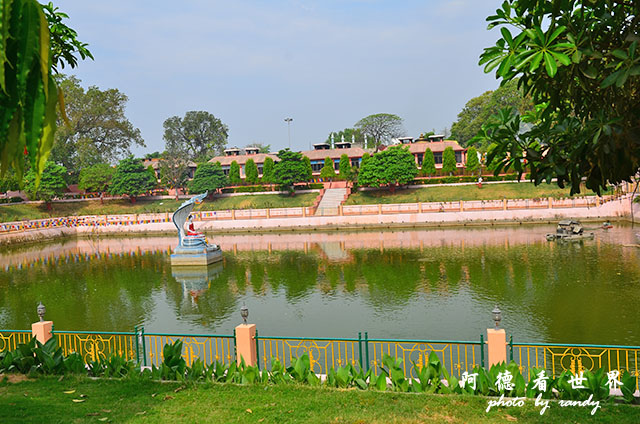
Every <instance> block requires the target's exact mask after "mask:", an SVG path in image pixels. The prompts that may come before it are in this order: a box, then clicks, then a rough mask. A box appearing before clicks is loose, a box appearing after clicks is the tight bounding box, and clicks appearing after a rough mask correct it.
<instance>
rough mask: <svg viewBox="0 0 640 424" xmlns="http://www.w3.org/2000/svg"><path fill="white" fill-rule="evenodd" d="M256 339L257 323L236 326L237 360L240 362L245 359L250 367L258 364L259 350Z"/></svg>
mask: <svg viewBox="0 0 640 424" xmlns="http://www.w3.org/2000/svg"><path fill="white" fill-rule="evenodd" d="M255 339H256V325H255V324H240V325H238V326H237V327H236V362H237V363H238V364H240V363H241V361H242V359H244V363H245V364H246V365H248V366H250V367H253V366H255V365H256V363H257V353H258V352H257V351H256V343H255Z"/></svg>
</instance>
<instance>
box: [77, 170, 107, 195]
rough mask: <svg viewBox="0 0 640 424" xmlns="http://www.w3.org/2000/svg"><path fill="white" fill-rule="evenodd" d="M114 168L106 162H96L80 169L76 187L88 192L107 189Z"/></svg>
mask: <svg viewBox="0 0 640 424" xmlns="http://www.w3.org/2000/svg"><path fill="white" fill-rule="evenodd" d="M114 173H115V169H113V168H112V167H111V166H110V165H108V164H106V163H97V164H95V165H92V166H90V167H88V168H85V169H83V170H82V171H80V180H79V184H78V188H79V189H80V190H85V191H87V192H90V193H102V192H105V191H107V188H108V187H109V184H110V183H111V179H112V178H113V174H114Z"/></svg>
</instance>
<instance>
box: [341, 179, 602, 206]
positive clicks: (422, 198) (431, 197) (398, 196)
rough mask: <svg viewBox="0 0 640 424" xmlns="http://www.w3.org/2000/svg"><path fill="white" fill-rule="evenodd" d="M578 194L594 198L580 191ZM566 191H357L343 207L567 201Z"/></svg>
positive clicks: (511, 187)
mask: <svg viewBox="0 0 640 424" xmlns="http://www.w3.org/2000/svg"><path fill="white" fill-rule="evenodd" d="M581 194H588V195H593V192H591V191H586V190H582V193H581ZM568 196H569V189H568V188H565V189H562V188H560V187H558V186H557V185H555V184H545V183H542V184H540V185H539V186H535V185H533V183H529V182H521V183H501V184H483V186H482V188H478V187H477V186H475V185H464V186H437V187H426V188H408V189H403V190H396V192H395V194H391V192H390V191H389V190H388V189H381V190H375V191H359V192H356V193H353V194H352V195H351V196H349V198H348V199H347V201H346V202H345V203H344V204H345V205H369V204H378V203H383V204H384V203H417V202H452V201H458V200H495V199H503V198H507V199H536V198H541V197H556V198H557V197H568Z"/></svg>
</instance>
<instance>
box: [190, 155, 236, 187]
mask: <svg viewBox="0 0 640 424" xmlns="http://www.w3.org/2000/svg"><path fill="white" fill-rule="evenodd" d="M228 184H229V179H228V178H227V176H226V175H224V171H223V170H222V166H221V165H220V162H216V163H210V162H204V163H201V164H199V165H198V167H197V168H196V173H195V175H194V176H193V180H191V182H190V183H189V193H191V194H200V193H204V192H205V191H208V192H209V193H213V192H215V191H216V190H217V189H219V188H222V187H225V186H227V185H228Z"/></svg>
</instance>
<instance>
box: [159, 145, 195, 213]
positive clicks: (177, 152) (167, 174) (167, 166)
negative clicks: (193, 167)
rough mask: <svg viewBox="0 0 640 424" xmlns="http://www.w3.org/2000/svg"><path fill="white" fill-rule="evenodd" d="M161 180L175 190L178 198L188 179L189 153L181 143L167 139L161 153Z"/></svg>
mask: <svg viewBox="0 0 640 424" xmlns="http://www.w3.org/2000/svg"><path fill="white" fill-rule="evenodd" d="M161 159H162V160H161V161H160V167H159V172H160V180H161V181H162V184H164V185H165V186H166V187H168V188H170V189H173V190H175V193H176V200H178V196H179V190H180V189H181V188H183V187H184V185H185V184H186V182H187V180H188V177H189V175H188V171H189V168H188V165H189V154H188V152H187V149H186V148H185V147H184V146H183V145H182V144H181V143H174V142H170V141H165V150H164V152H163V153H162V155H161Z"/></svg>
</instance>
